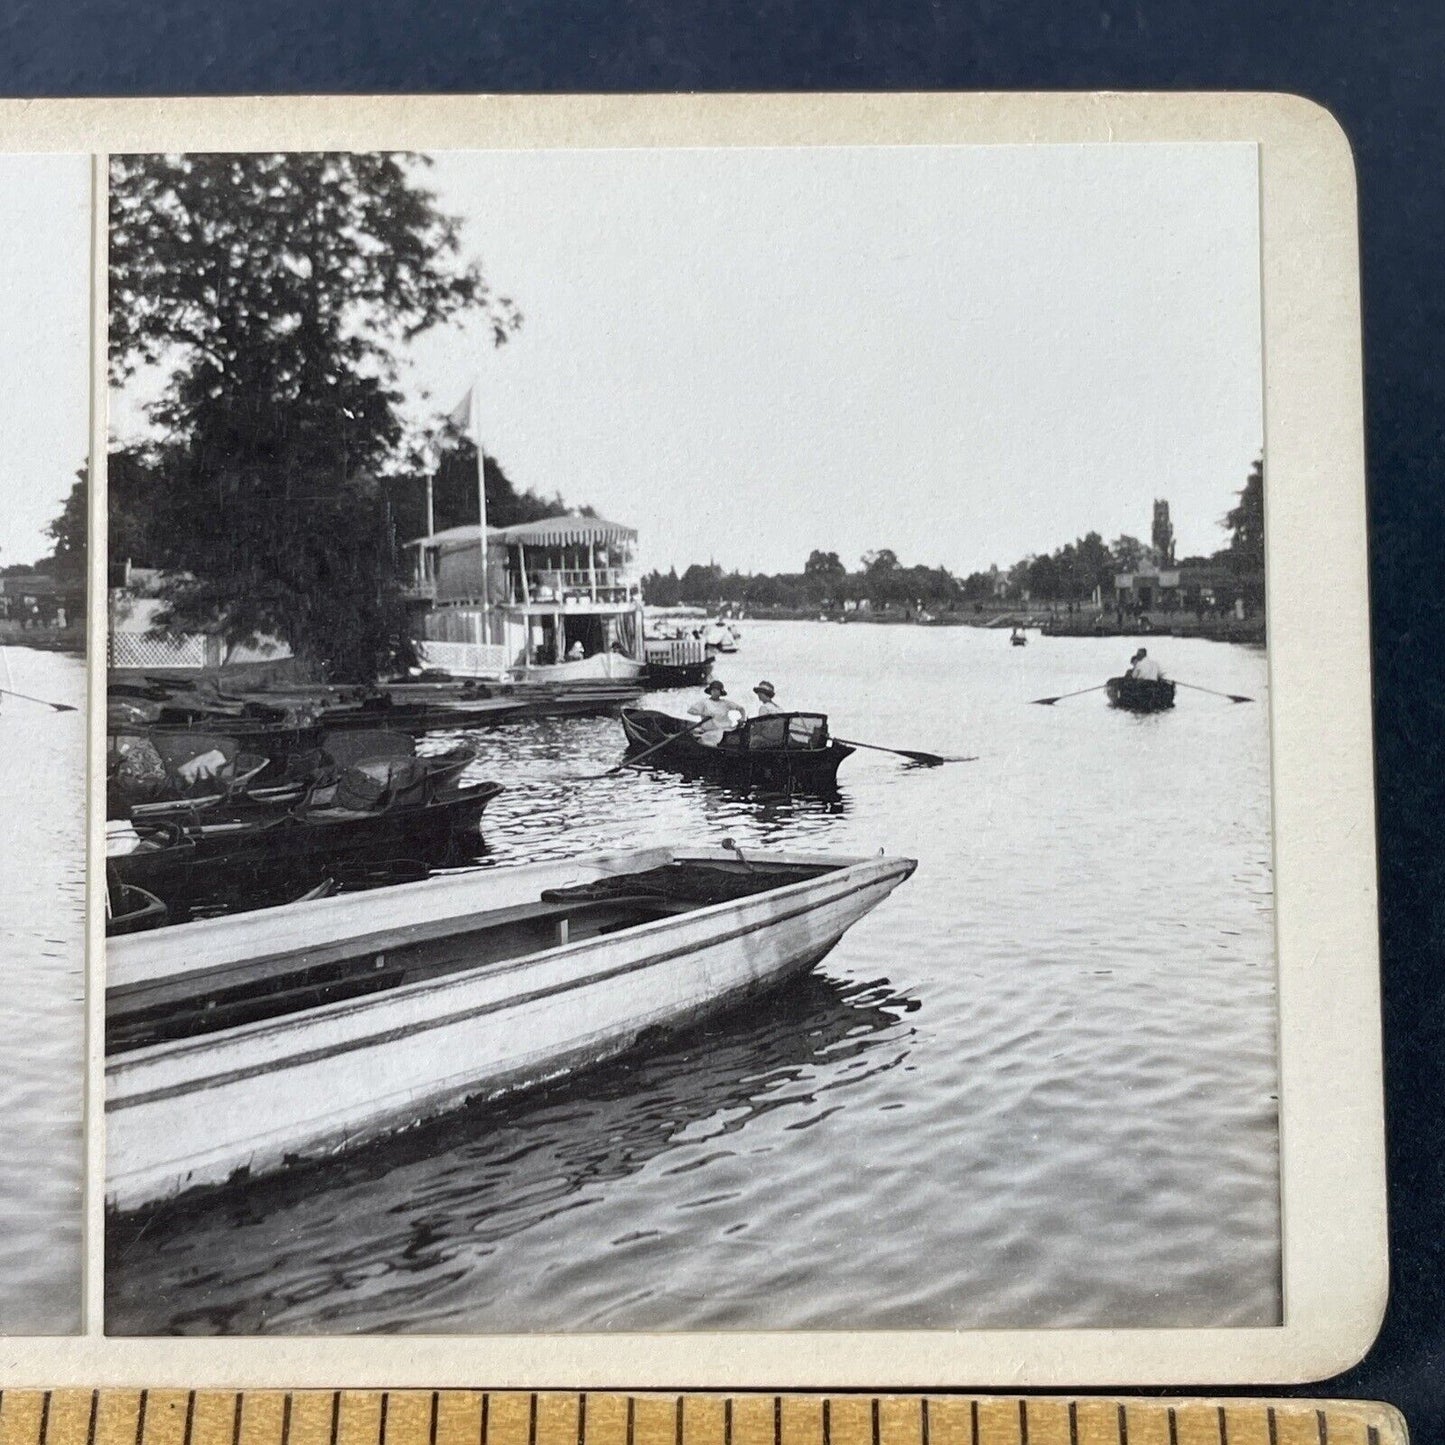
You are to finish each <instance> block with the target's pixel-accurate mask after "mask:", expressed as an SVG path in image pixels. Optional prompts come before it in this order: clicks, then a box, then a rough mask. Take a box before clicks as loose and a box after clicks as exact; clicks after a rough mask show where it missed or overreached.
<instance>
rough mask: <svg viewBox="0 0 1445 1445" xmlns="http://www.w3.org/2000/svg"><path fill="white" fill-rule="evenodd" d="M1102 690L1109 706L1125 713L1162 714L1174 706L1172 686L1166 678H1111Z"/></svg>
mask: <svg viewBox="0 0 1445 1445" xmlns="http://www.w3.org/2000/svg"><path fill="white" fill-rule="evenodd" d="M1104 689H1105V692H1106V694H1107V695H1108V698H1109V706H1110V707H1120V708H1123V709H1124V710H1125V711H1126V712H1163V711H1164V710H1165V709H1166V708H1171V707H1173V706H1174V684H1173V683H1172V682H1170V681H1169V679H1168V678H1167V677H1157V678H1154V677H1111V678H1110V679H1109V680H1108V682H1106V683H1105V684H1104Z"/></svg>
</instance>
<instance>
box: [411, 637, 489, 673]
mask: <svg viewBox="0 0 1445 1445" xmlns="http://www.w3.org/2000/svg"><path fill="white" fill-rule="evenodd" d="M412 646H413V647H415V648H416V656H417V661H418V662H420V663H421V665H422V666H423V667H435V668H440V669H441V670H442V671H443V672H449V673H451V674H452V675H453V676H454V677H500V676H501V674H502V673H504V672H506V670H507V665H508V664H507V649H506V648H505V647H502V646H500V645H498V644H497V643H483V642H432V641H425V642H414V643H413V644H412Z"/></svg>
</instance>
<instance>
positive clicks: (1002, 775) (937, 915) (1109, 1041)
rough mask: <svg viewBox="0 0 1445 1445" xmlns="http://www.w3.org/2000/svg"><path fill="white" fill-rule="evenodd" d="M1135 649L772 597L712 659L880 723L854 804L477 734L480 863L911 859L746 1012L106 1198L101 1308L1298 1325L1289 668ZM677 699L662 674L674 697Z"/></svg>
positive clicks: (1189, 646) (824, 706)
mask: <svg viewBox="0 0 1445 1445" xmlns="http://www.w3.org/2000/svg"><path fill="white" fill-rule="evenodd" d="M1133 645H1134V644H1133V642H1132V641H1130V640H1120V639H1094V638H1079V639H1063V638H1058V639H1050V638H1043V637H1039V636H1038V635H1037V634H1031V637H1030V642H1029V645H1028V646H1027V647H1026V648H1013V647H1010V646H1009V643H1008V636H1007V634H1006V633H1004V632H992V631H979V630H975V629H972V628H921V627H910V626H866V625H853V626H838V625H836V624H823V623H784V622H779V623H748V624H745V627H744V638H743V643H742V649H741V651H740V652H739V653H738V654H737V655H735V656H733V657H728V658H723V659H720V660H719V664H718V667H717V675H718V676H720V677H721V678H722V679H723V680H724V682H725V683H726V684H727V685H728V687H729V690H730V693H731V694H732V695H733V696H734V697H747V698H748V700H749V701H752V699H751V695H750V693H749V689H750V688H751V686H752V684H753V683H754V682H755V681H757V680H758V679H759V678H760V677H767V678H768V679H770V680H771V681H772V682H774V683H775V684H776V685H777V688H778V695H779V701H780V702H781V703H782V704H783V705H784V706H792V707H806V708H817V709H819V710H824V711H827V712H828V713H829V714H830V716H831V722H832V726H833V730H834V732H835V734H838V735H841V736H843V737H848V738H860V739H863V740H866V741H876V742H879V743H884V744H890V743H891V744H895V745H898V746H902V747H913V748H925V749H930V750H933V751H937V752H940V753H946V754H956V755H969V754H976V755H977V760H976V761H973V762H967V763H954V764H950V765H948V766H945V767H941V768H936V769H924V768H916V767H910V766H908V765H906V764H904V763H903V762H901V761H900V760H898V759H896V758H892V757H888V756H886V755H884V754H882V753H876V752H864V751H859V752H858V753H856V754H855V755H854V756H853V757H851V758H850V759H848V760H847V761H846V762H845V763H844V765H843V769H842V772H841V774H840V780H839V781H840V787H839V792H838V795H837V796H836V797H834V798H831V799H806V798H793V799H787V798H757V797H749V796H744V795H740V794H738V793H735V792H731V791H729V790H727V789H725V788H722V787H720V786H716V785H712V784H709V783H706V782H701V781H696V780H689V779H685V778H682V777H679V776H676V775H673V774H670V773H667V772H661V771H653V770H651V769H640V770H631V771H627V772H624V773H623V774H622V775H620V776H618V777H616V778H610V779H606V780H603V781H584V780H583V779H582V778H580V777H579V775H580V774H586V773H591V772H597V771H600V770H601V769H603V768H606V767H607V766H608V765H609V764H611V763H614V762H616V761H617V760H618V758H619V757H620V756H621V744H622V737H621V729H620V726H619V724H618V723H617V722H616V721H614V720H608V719H594V720H580V721H567V722H561V721H559V722H554V723H548V724H530V725H524V726H515V727H510V728H505V729H499V730H497V731H494V732H489V733H484V734H480V735H478V740H479V741H480V743H481V744H482V746H483V749H484V752H483V756H482V759H481V761H480V763H479V765H478V768H477V771H478V772H479V774H481V775H486V776H492V777H495V778H497V779H498V780H500V781H502V782H504V783H505V784H506V785H507V787H508V790H509V791H508V792H507V793H505V794H503V795H502V796H501V797H499V798H498V799H497V800H496V801H495V802H494V803H493V804H492V805H491V806H490V808H489V810H488V812H487V815H486V821H485V832H486V847H487V856H486V858H485V860H484V863H485V865H486V866H505V865H507V864H510V863H521V862H525V861H528V860H531V859H535V858H539V857H553V856H561V855H569V854H576V853H581V852H588V851H592V850H595V849H599V848H611V847H618V846H630V845H635V844H640V843H644V842H647V841H656V840H663V839H683V840H695V841H703V840H707V841H711V842H714V843H715V842H716V841H717V840H718V839H720V838H721V837H724V836H730V837H732V838H734V839H735V840H736V841H737V842H738V843H739V844H740V845H742V847H743V848H744V850H746V849H747V848H748V847H749V846H752V847H780V848H781V847H804V848H808V849H827V850H835V851H839V852H847V851H861V852H874V851H877V850H878V849H885V850H887V851H888V852H891V853H902V854H907V855H910V856H912V857H915V858H917V859H918V860H919V867H918V871H917V873H916V874H915V875H914V877H913V878H912V880H911V881H909V882H908V883H906V884H904V885H903V886H902V887H901V888H900V889H899V890H898V891H897V892H896V893H895V894H894V895H893V897H892V898H891V899H890V900H888V901H887V902H886V903H884V904H883V905H882V906H881V907H879V908H878V909H877V910H876V912H874V913H873V914H872V915H871V916H869V917H868V918H867V919H865V920H864V921H863V922H861V923H860V924H858V925H857V926H856V927H855V928H854V929H853V930H852V931H851V932H850V933H849V934H848V935H847V936H846V937H845V938H844V940H843V941H842V943H841V944H840V945H839V946H838V948H837V949H836V950H835V951H834V952H833V953H832V954H830V955H829V956H828V958H826V959H825V960H824V961H823V963H822V964H821V965H820V966H819V968H818V969H817V970H816V972H815V973H814V974H813V975H811V976H810V977H808V978H807V979H805V980H803V981H802V982H801V983H800V984H799V985H798V986H796V987H793V988H790V989H789V990H787V991H786V992H784V993H781V994H778V995H776V996H774V997H773V998H772V999H770V1000H768V1001H767V1003H766V1004H762V1005H757V1006H755V1007H754V1008H753V1009H752V1010H751V1011H750V1012H747V1013H743V1014H735V1015H732V1016H730V1017H728V1018H726V1019H720V1020H716V1021H714V1022H713V1023H712V1024H710V1025H709V1026H708V1027H707V1028H706V1029H705V1030H700V1031H697V1032H695V1033H692V1034H689V1035H687V1036H681V1037H676V1038H674V1039H673V1040H672V1041H670V1042H669V1043H668V1044H667V1045H666V1046H664V1047H663V1048H662V1049H660V1050H657V1051H653V1052H650V1053H648V1054H646V1055H645V1056H638V1057H634V1058H631V1059H628V1060H624V1061H621V1062H618V1063H615V1064H613V1065H610V1066H607V1067H605V1068H603V1069H600V1070H596V1071H594V1072H592V1073H590V1074H585V1075H583V1076H580V1077H578V1078H577V1079H575V1080H573V1081H572V1082H570V1083H569V1084H566V1085H564V1086H561V1087H557V1088H554V1089H551V1090H548V1091H547V1092H545V1093H541V1094H537V1095H533V1096H531V1097H528V1098H524V1099H520V1100H516V1101H513V1102H511V1103H509V1104H506V1105H504V1106H500V1107H499V1106H495V1105H494V1106H491V1107H489V1108H477V1109H471V1110H465V1111H462V1112H460V1113H458V1114H455V1115H452V1116H451V1117H449V1118H447V1119H445V1120H442V1121H440V1122H438V1123H436V1124H434V1125H431V1126H429V1127H426V1128H423V1129H418V1130H415V1131H412V1132H410V1133H408V1134H406V1135H403V1136H400V1137H398V1138H396V1139H393V1140H391V1141H389V1142H387V1143H385V1144H382V1145H379V1146H375V1147H373V1148H371V1149H368V1150H366V1151H364V1152H361V1153H359V1154H357V1155H355V1156H352V1157H351V1158H349V1159H346V1160H344V1161H341V1162H337V1163H335V1164H332V1165H329V1166H328V1167H327V1168H326V1170H325V1171H324V1173H323V1172H319V1171H313V1172H309V1173H305V1174H300V1175H297V1176H295V1177H293V1178H289V1179H287V1178H283V1179H281V1180H279V1181H275V1182H271V1183H265V1184H262V1185H258V1186H254V1187H252V1188H250V1189H248V1190H246V1191H244V1192H241V1193H230V1194H218V1195H215V1196H213V1197H212V1198H210V1199H209V1200H204V1201H203V1202H201V1203H200V1204H197V1205H192V1206H189V1207H188V1208H187V1209H186V1211H185V1212H184V1213H182V1212H179V1211H176V1212H173V1213H171V1214H160V1215H157V1216H154V1217H152V1218H151V1219H150V1220H149V1221H148V1222H147V1224H146V1227H145V1228H144V1230H143V1231H140V1232H139V1233H137V1232H136V1231H135V1230H134V1229H133V1228H128V1227H126V1226H124V1225H121V1226H116V1227H113V1228H112V1231H111V1238H110V1254H109V1269H108V1321H109V1328H110V1330H111V1331H113V1332H117V1333H161V1332H186V1333H200V1332H242V1333H250V1332H263V1331H264V1332H325V1333H335V1332H346V1331H355V1330H368V1331H445V1332H474V1331H481V1332H488V1331H533V1330H538V1331H541V1330H547V1331H552V1330H556V1331H568V1330H624V1329H631V1330H646V1329H676V1328H721V1329H736V1328H754V1329H772V1328H784V1327H814V1328H833V1329H836V1328H852V1329H859V1328H870V1327H872V1328H893V1327H912V1328H972V1327H1044V1326H1066V1325H1069V1326H1114V1327H1122V1326H1137V1327H1147V1326H1156V1327H1158V1326H1185V1325H1192V1326H1210V1325H1268V1324H1273V1323H1277V1322H1278V1320H1279V1318H1280V1248H1279V1190H1278V1127H1277V1119H1278V1104H1277V1095H1276V1087H1277V1086H1276V1055H1275V1034H1276V1012H1275V1010H1276V990H1275V970H1274V957H1273V907H1272V889H1271V870H1270V813H1269V793H1268V782H1269V756H1268V739H1267V731H1266V730H1267V717H1268V713H1267V708H1268V684H1267V667H1266V659H1265V655H1264V653H1263V652H1262V651H1258V650H1254V649H1247V648H1242V647H1235V646H1230V645H1227V644H1219V643H1210V642H1202V641H1183V640H1180V641H1174V640H1169V639H1161V640H1159V641H1157V642H1156V643H1155V644H1154V646H1153V647H1152V648H1151V650H1152V651H1153V652H1154V653H1155V654H1156V655H1157V656H1158V657H1159V658H1160V660H1161V661H1162V662H1163V663H1164V665H1165V668H1166V670H1167V671H1168V672H1169V673H1170V674H1171V675H1172V676H1174V677H1176V678H1181V679H1186V680H1188V681H1190V682H1193V683H1197V684H1199V685H1200V686H1203V687H1209V688H1216V689H1219V690H1222V691H1229V692H1237V693H1245V694H1248V695H1250V696H1251V697H1253V698H1255V699H1256V700H1257V701H1256V702H1254V703H1252V704H1242V705H1233V704H1231V703H1229V702H1227V701H1224V700H1222V699H1219V698H1215V697H1211V696H1207V695H1206V694H1204V693H1200V692H1189V691H1185V690H1183V689H1181V690H1180V692H1179V701H1178V706H1177V707H1176V708H1175V709H1174V710H1173V711H1172V712H1169V713H1165V714H1161V715H1156V716H1151V717H1136V716H1132V715H1129V714H1125V713H1120V712H1116V711H1113V710H1111V709H1109V708H1108V707H1107V706H1106V705H1105V702H1104V698H1103V694H1102V693H1100V692H1094V693H1091V694H1089V695H1086V696H1082V697H1077V698H1073V699H1070V700H1068V701H1064V702H1060V703H1058V704H1057V705H1055V706H1052V707H1035V706H1030V705H1029V701H1028V700H1029V699H1031V698H1034V697H1038V696H1042V695H1046V694H1048V695H1052V694H1058V693H1063V692H1067V691H1070V690H1072V689H1075V688H1084V687H1089V686H1092V685H1095V684H1097V683H1100V682H1102V680H1103V679H1104V678H1105V677H1108V676H1109V675H1111V674H1113V673H1117V672H1119V671H1121V670H1122V668H1123V666H1124V664H1125V662H1126V660H1127V658H1128V655H1129V653H1130V652H1131V651H1132V650H1133ZM688 700H689V698H688V696H687V695H684V694H675V695H673V694H662V695H659V701H660V705H664V706H670V707H671V708H672V709H673V710H675V711H682V710H683V709H684V707H685V704H686V702H687V701H688Z"/></svg>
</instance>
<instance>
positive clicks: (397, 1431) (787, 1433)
mask: <svg viewBox="0 0 1445 1445" xmlns="http://www.w3.org/2000/svg"><path fill="white" fill-rule="evenodd" d="M327 1442H329V1445H473V1442H475V1445H1400V1435H1399V1432H1398V1430H1397V1428H1396V1425H1395V1423H1394V1420H1393V1417H1391V1416H1389V1415H1384V1414H1381V1413H1380V1412H1379V1411H1378V1410H1377V1409H1376V1408H1375V1407H1371V1406H1369V1405H1361V1404H1352V1403H1350V1402H1339V1403H1338V1404H1334V1403H1332V1404H1329V1405H1326V1406H1319V1405H1317V1404H1316V1403H1315V1402H1313V1401H1310V1402H1307V1403H1304V1402H1302V1403H1301V1404H1299V1405H1294V1404H1292V1403H1288V1402H1281V1401H1276V1402H1273V1403H1269V1402H1265V1401H1254V1400H1239V1401H1230V1402H1229V1403H1228V1404H1227V1405H1225V1404H1220V1403H1219V1402H1218V1401H1181V1402H1176V1403H1168V1402H1165V1401H1162V1400H1152V1399H1128V1400H1119V1399H1117V1398H1115V1399H1108V1398H1104V1397H1087V1396H1086V1397H1081V1398H1078V1399H1072V1400H1065V1399H1050V1398H1037V1399H1034V1398H1028V1397H1022V1398H1021V1397H1019V1396H983V1397H968V1396H957V1395H956V1396H942V1395H939V1396H929V1395H883V1396H879V1395H852V1394H839V1395H826V1394H821V1393H820V1394H808V1393H801V1392H799V1393H787V1394H778V1393H768V1394H765V1395H757V1394H737V1395H731V1394H729V1395H722V1394H705V1393H689V1392H683V1393H668V1394H650V1393H635V1394H626V1395H624V1394H621V1393H618V1392H612V1391H606V1390H598V1391H590V1392H586V1393H582V1392H571V1391H551V1390H547V1391H521V1390H516V1391H498V1392H491V1391H461V1390H458V1391H451V1390H396V1391H390V1390H351V1391H307V1390H298V1391H280V1390H275V1391H266V1390H259V1391H244V1390H243V1391H220V1390H183V1389H164V1390H155V1391H152V1390H148V1389H141V1390H78V1389H56V1390H14V1389H12V1390H9V1391H0V1445H327Z"/></svg>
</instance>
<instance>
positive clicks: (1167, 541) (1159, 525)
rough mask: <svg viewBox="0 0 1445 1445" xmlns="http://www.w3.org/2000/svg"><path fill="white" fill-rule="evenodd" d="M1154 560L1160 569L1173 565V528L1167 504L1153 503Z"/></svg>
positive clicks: (1156, 501)
mask: <svg viewBox="0 0 1445 1445" xmlns="http://www.w3.org/2000/svg"><path fill="white" fill-rule="evenodd" d="M1152 541H1153V544H1154V560H1155V562H1156V563H1157V564H1158V565H1159V566H1160V567H1172V566H1173V565H1174V526H1173V523H1171V522H1170V520H1169V503H1168V502H1162V501H1159V500H1158V499H1157V498H1156V499H1155V502H1154V534H1153V538H1152Z"/></svg>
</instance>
